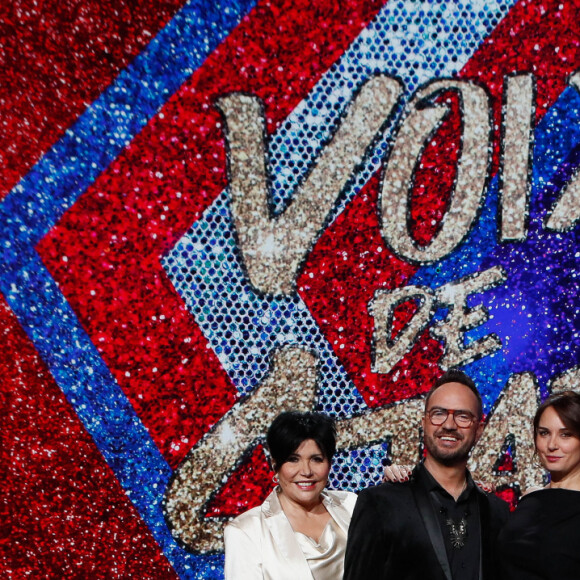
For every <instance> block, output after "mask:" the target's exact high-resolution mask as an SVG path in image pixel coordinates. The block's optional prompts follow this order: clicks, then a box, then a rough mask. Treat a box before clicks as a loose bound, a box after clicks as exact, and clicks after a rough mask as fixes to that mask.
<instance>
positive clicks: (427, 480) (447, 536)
mask: <svg viewBox="0 0 580 580" xmlns="http://www.w3.org/2000/svg"><path fill="white" fill-rule="evenodd" d="M420 467H421V468H420V469H419V470H418V474H417V476H418V478H419V481H420V482H421V484H422V485H423V486H424V488H425V489H426V490H427V492H428V495H429V500H430V501H431V505H432V506H433V509H434V511H435V512H436V513H437V514H438V521H439V527H440V529H441V534H442V536H443V540H444V542H445V549H446V552H447V560H448V561H449V567H450V568H451V574H452V576H453V580H479V577H480V576H479V572H480V561H479V560H480V549H481V525H480V518H479V510H478V504H477V496H476V494H477V491H476V489H475V483H474V482H473V479H472V478H471V475H469V472H467V480H466V481H467V485H466V487H465V489H464V490H463V491H462V492H461V495H460V496H459V497H458V498H457V501H455V499H454V498H453V496H452V495H451V494H449V493H448V492H447V491H446V490H445V489H443V487H441V486H440V485H439V483H437V481H436V480H435V478H434V477H433V476H432V475H431V474H430V473H429V471H428V470H427V468H426V467H425V466H424V465H421V466H420Z"/></svg>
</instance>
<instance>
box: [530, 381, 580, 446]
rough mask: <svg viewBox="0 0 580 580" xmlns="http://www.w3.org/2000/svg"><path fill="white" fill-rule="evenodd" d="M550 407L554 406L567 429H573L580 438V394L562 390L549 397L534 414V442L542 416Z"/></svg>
mask: <svg viewBox="0 0 580 580" xmlns="http://www.w3.org/2000/svg"><path fill="white" fill-rule="evenodd" d="M548 407H553V408H554V411H556V413H557V414H558V417H560V419H561V420H562V423H564V425H565V426H566V429H569V430H570V431H572V433H573V434H574V436H575V437H578V439H580V394H578V393H575V392H574V391H562V392H560V393H556V394H555V395H552V396H551V397H548V398H547V399H546V400H545V401H544V402H543V403H542V404H541V405H540V406H539V407H538V410H537V411H536V414H535V416H534V442H535V441H536V437H537V435H538V427H539V425H540V417H541V416H542V413H543V412H544V411H545V410H546V409H547V408H548Z"/></svg>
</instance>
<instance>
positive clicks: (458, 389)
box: [427, 382, 479, 412]
mask: <svg viewBox="0 0 580 580" xmlns="http://www.w3.org/2000/svg"><path fill="white" fill-rule="evenodd" d="M427 407H428V408H429V409H430V408H432V407H445V408H453V409H465V410H471V411H475V412H477V409H478V407H479V405H478V400H477V397H476V396H475V393H474V392H473V391H472V390H471V389H470V388H469V387H468V386H466V385H464V384H463V383H455V382H453V383H445V384H444V385H441V386H440V387H438V388H437V389H435V391H433V394H432V395H431V398H430V399H429V403H428V405H427Z"/></svg>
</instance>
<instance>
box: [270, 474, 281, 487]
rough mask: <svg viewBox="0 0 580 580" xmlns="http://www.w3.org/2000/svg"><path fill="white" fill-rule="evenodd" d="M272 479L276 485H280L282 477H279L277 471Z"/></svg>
mask: <svg viewBox="0 0 580 580" xmlns="http://www.w3.org/2000/svg"><path fill="white" fill-rule="evenodd" d="M272 481H273V482H274V483H275V484H276V485H278V484H279V483H280V479H279V478H278V474H277V473H275V474H274V475H273V476H272Z"/></svg>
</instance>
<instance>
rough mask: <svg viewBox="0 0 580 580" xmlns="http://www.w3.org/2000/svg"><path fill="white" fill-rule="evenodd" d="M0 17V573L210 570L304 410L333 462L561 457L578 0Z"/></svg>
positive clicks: (107, 3) (322, 1)
mask: <svg viewBox="0 0 580 580" xmlns="http://www.w3.org/2000/svg"><path fill="white" fill-rule="evenodd" d="M0 14H1V19H0V21H1V26H2V29H1V38H0V63H1V65H0V66H1V69H0V75H1V77H0V80H1V82H0V159H1V160H2V162H1V164H0V166H1V171H0V193H1V196H2V200H1V202H0V223H1V228H0V235H1V239H0V248H1V265H0V268H1V270H0V274H1V276H0V283H1V287H0V290H1V293H2V296H1V303H0V314H1V321H2V327H1V330H2V335H1V336H2V339H1V340H2V343H1V352H0V357H1V362H0V365H1V366H0V380H1V384H2V391H1V392H2V398H1V402H2V410H1V423H0V432H1V441H0V444H1V446H0V454H1V457H2V474H1V476H0V480H1V482H2V483H1V486H2V495H1V497H0V529H1V531H2V532H1V533H2V535H1V540H0V575H2V576H3V577H8V578H25V577H34V578H44V577H46V578H59V579H60V578H130V577H135V578H155V579H159V578H177V577H179V578H216V579H217V578H221V577H222V576H223V541H222V530H223V525H224V522H226V521H227V520H228V518H231V517H233V516H235V515H237V514H239V513H241V512H243V511H244V510H246V509H248V508H249V507H252V506H254V505H257V504H258V503H260V502H261V500H262V499H263V498H264V497H265V495H266V494H267V493H268V491H269V490H270V489H271V486H272V485H273V484H272V482H271V476H272V473H271V470H270V468H269V466H268V461H267V457H266V454H265V451H264V447H263V436H264V432H265V429H266V428H267V426H268V424H269V423H270V421H271V420H272V419H273V417H274V416H275V415H276V414H277V413H278V412H280V411H282V410H284V409H290V408H299V409H317V410H320V411H323V412H324V413H327V414H329V415H331V416H333V417H335V418H336V419H337V420H338V427H339V432H340V434H339V448H340V450H339V452H338V454H337V457H336V459H335V461H334V463H333V468H332V472H331V485H332V486H333V487H335V488H340V489H350V490H358V489H360V488H362V487H365V486H368V485H372V484H375V483H377V482H378V481H380V479H381V473H382V468H383V466H384V465H386V464H388V463H389V462H391V461H396V462H403V463H409V462H415V461H417V459H418V458H419V457H420V456H421V454H422V443H421V433H420V430H419V419H420V416H421V409H422V396H423V395H424V393H425V392H426V391H427V390H428V389H429V388H430V386H431V385H432V383H433V381H434V379H435V378H436V377H437V376H439V375H440V374H441V373H442V372H443V370H444V369H446V368H450V367H459V368H462V369H464V370H466V371H467V372H468V373H469V374H470V375H471V376H473V378H474V379H475V381H476V382H477V384H478V386H479V388H480V390H481V392H482V395H483V400H484V407H485V413H486V421H487V424H486V428H485V433H484V437H483V440H482V441H481V442H480V444H479V445H478V446H477V448H476V449H475V451H474V453H473V456H472V462H471V467H472V469H473V471H474V472H475V474H476V475H477V477H479V478H481V479H483V480H485V481H488V482H490V483H495V484H496V485H497V486H498V493H499V494H500V495H502V496H503V497H505V498H506V499H507V500H509V501H512V502H513V501H515V499H516V498H517V497H518V495H519V494H520V493H521V492H522V491H524V490H525V489H526V488H527V487H529V486H530V485H532V484H536V483H541V481H542V478H543V474H542V472H541V471H540V470H539V469H538V468H537V466H536V465H535V464H534V461H533V448H532V442H531V433H530V423H529V418H530V416H531V415H532V414H533V412H534V409H535V407H536V405H537V403H538V401H540V400H541V399H543V398H544V397H545V396H547V394H548V393H549V392H550V391H552V390H556V389H561V388H565V387H574V388H575V387H576V386H577V385H578V379H579V374H580V373H579V366H578V365H579V362H580V336H579V329H580V311H579V307H578V305H579V299H578V292H579V291H578V276H579V272H580V247H579V245H578V240H579V224H578V218H579V217H580V171H579V170H578V167H579V166H580V72H579V71H580V26H579V24H578V23H579V22H580V2H578V0H574V1H572V0H520V1H512V0H479V1H476V2H461V1H456V2H446V1H418V0H389V1H387V2H385V1H384V0H343V1H342V2H336V1H335V0H307V1H306V0H264V1H258V2H257V3H256V2H254V0H211V1H210V0H205V1H201V0H191V1H190V2H187V3H185V2H183V1H182V0H145V1H139V2H137V1H134V0H98V1H97V0H74V1H73V0H45V1H41V2H36V1H33V0H10V1H8V2H4V3H2V6H1V8H0Z"/></svg>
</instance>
